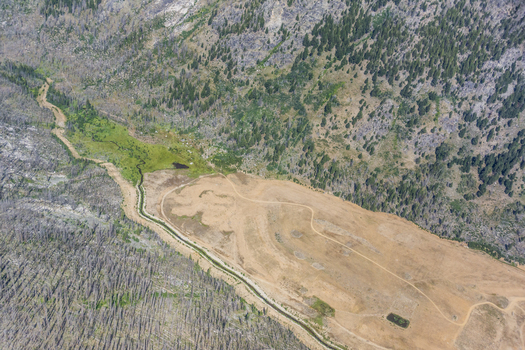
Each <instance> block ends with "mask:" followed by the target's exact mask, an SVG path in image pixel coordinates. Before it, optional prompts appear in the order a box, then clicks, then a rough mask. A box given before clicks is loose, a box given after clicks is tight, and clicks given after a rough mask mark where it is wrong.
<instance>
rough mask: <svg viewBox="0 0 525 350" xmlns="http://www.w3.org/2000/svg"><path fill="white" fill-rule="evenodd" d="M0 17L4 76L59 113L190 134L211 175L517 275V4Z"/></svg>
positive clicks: (11, 12) (129, 5)
mask: <svg viewBox="0 0 525 350" xmlns="http://www.w3.org/2000/svg"><path fill="white" fill-rule="evenodd" d="M2 6H3V10H2V14H1V15H0V16H2V18H1V19H0V23H1V32H0V33H1V34H0V35H1V39H0V40H1V43H2V46H1V50H2V51H1V57H2V58H3V61H4V64H10V63H8V62H21V63H24V64H27V65H29V66H31V67H35V68H37V70H38V71H39V72H41V73H43V74H45V75H49V76H51V77H52V78H53V79H54V80H55V81H56V84H55V86H54V88H55V89H57V90H59V91H61V92H63V93H64V94H65V96H67V98H66V99H64V100H63V101H62V103H63V104H64V106H68V105H69V109H70V112H71V113H75V111H76V110H78V108H80V107H81V106H82V104H84V103H85V102H86V101H87V100H88V99H89V101H90V102H91V104H92V105H94V106H95V108H96V109H97V110H98V111H99V113H101V115H108V114H109V115H110V116H112V118H114V119H116V120H117V121H119V122H120V123H125V124H127V125H133V126H134V127H135V128H136V131H137V132H138V133H142V135H144V136H148V135H149V136H153V137H154V135H155V134H156V132H157V131H159V130H166V129H170V130H175V131H177V132H178V133H180V134H181V135H186V137H190V136H191V137H193V138H195V142H196V143H197V144H198V148H200V149H201V153H202V155H203V157H205V158H206V159H207V160H208V161H209V162H210V163H211V164H214V165H215V166H216V167H217V168H219V169H222V170H223V171H227V170H228V169H230V170H233V169H240V170H243V171H247V172H252V173H255V174H259V175H261V176H266V177H278V178H283V179H290V180H293V181H296V182H301V183H304V184H308V185H311V186H313V187H317V188H320V189H323V190H326V191H330V192H332V193H334V194H335V195H337V196H340V197H342V198H345V199H347V200H350V201H352V202H355V203H357V204H359V205H361V206H363V207H365V208H368V209H370V210H376V211H384V212H389V213H394V214H397V215H400V216H402V217H405V218H407V219H408V220H411V221H413V222H415V223H417V224H418V225H420V226H421V227H423V228H426V229H428V230H429V231H430V232H432V233H435V234H438V235H440V236H442V237H445V238H449V239H456V240H460V241H466V242H468V244H469V245H470V247H472V248H478V249H484V250H486V251H487V252H489V253H490V254H492V255H493V256H495V257H498V258H499V257H502V256H503V257H505V258H506V259H507V260H509V261H514V262H521V263H525V260H524V258H525V243H524V242H523V241H524V238H523V237H524V235H525V231H524V230H523V227H524V214H525V207H524V204H523V203H524V199H525V197H524V196H525V190H524V186H525V183H524V171H523V169H524V167H525V161H524V157H523V156H524V152H525V146H524V144H525V131H522V130H525V124H524V121H523V110H524V108H525V102H524V99H525V85H524V75H523V69H524V62H523V57H524V40H525V30H524V13H525V6H524V5H523V3H522V2H521V1H507V2H502V1H496V0H494V1H493V0H485V1H466V0H464V1H447V2H437V1H434V2H430V1H421V0H418V1H405V0H395V1H384V0H367V1H338V0H330V1H328V0H327V1H315V2H309V1H298V0H287V1H273V0H266V1H264V0H251V1H250V0H248V1H217V2H211V1H196V2H192V1H133V0H131V1H126V2H117V1H110V0H108V1H98V0H97V1H78V0H71V1H66V2H59V1H55V0H46V1H32V0H28V1H14V0H10V1H5V2H4V3H3V5H2ZM55 102H57V101H55ZM58 102H60V101H58ZM104 112H105V113H104ZM139 135H140V134H139Z"/></svg>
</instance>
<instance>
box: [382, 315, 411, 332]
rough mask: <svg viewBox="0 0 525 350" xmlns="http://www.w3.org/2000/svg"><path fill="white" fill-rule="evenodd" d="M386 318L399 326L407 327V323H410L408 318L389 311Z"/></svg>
mask: <svg viewBox="0 0 525 350" xmlns="http://www.w3.org/2000/svg"><path fill="white" fill-rule="evenodd" d="M386 319H387V320H389V321H390V322H392V323H394V324H396V325H398V326H399V327H403V328H408V325H410V321H409V320H407V319H405V318H403V317H401V316H399V315H396V314H393V313H389V314H388V316H387V317H386Z"/></svg>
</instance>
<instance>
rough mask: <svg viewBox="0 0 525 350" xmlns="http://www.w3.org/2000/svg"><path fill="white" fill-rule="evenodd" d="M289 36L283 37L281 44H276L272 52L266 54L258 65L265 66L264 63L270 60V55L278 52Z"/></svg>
mask: <svg viewBox="0 0 525 350" xmlns="http://www.w3.org/2000/svg"><path fill="white" fill-rule="evenodd" d="M286 39H287V38H285V39H283V40H282V41H281V42H280V43H279V44H277V45H275V47H273V48H272V49H271V50H270V52H268V55H266V57H265V58H264V59H263V60H262V61H261V62H259V64H258V66H259V68H263V67H264V64H265V63H266V62H268V60H269V59H270V57H272V56H273V54H274V53H276V52H277V50H279V48H280V47H281V45H282V44H283V43H284V41H285V40H286Z"/></svg>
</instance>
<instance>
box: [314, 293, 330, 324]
mask: <svg viewBox="0 0 525 350" xmlns="http://www.w3.org/2000/svg"><path fill="white" fill-rule="evenodd" d="M314 298H315V302H314V303H313V305H312V309H314V310H315V311H317V312H318V314H319V315H318V316H317V317H316V318H314V322H315V323H318V324H320V325H322V324H323V321H322V319H323V317H333V316H334V315H335V309H334V308H333V307H331V306H330V305H328V304H327V303H326V302H324V301H322V300H321V299H319V298H318V297H316V296H314Z"/></svg>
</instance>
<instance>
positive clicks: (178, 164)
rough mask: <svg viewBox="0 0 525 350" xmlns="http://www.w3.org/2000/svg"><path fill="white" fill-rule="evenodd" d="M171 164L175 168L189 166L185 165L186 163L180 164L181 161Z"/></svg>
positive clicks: (186, 167)
mask: <svg viewBox="0 0 525 350" xmlns="http://www.w3.org/2000/svg"><path fill="white" fill-rule="evenodd" d="M173 166H174V167H175V169H188V168H189V166H187V165H186V164H181V163H177V162H175V163H173Z"/></svg>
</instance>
